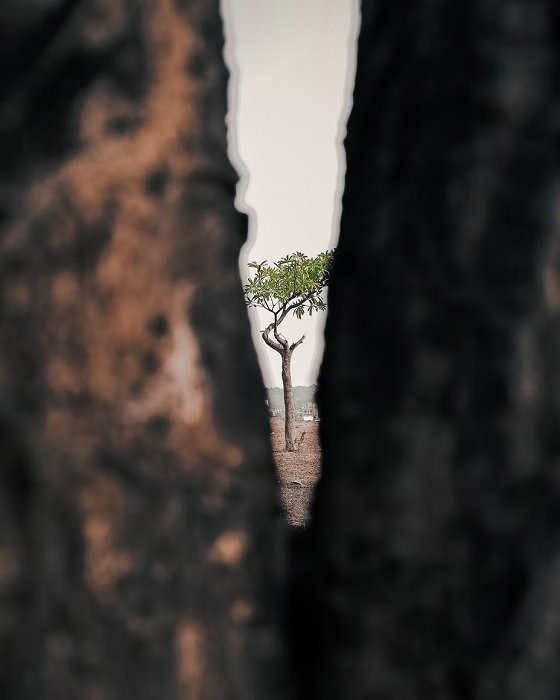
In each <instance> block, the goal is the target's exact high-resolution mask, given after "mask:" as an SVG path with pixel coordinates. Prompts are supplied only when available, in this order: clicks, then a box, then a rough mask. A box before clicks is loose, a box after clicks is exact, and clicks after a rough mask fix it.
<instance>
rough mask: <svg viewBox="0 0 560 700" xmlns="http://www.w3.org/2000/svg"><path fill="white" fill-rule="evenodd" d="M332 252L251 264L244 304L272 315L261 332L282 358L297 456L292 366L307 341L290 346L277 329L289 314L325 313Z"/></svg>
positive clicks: (289, 432)
mask: <svg viewBox="0 0 560 700" xmlns="http://www.w3.org/2000/svg"><path fill="white" fill-rule="evenodd" d="M332 258H333V251H326V252H324V253H319V255H317V257H315V258H308V257H307V255H304V253H300V252H296V253H292V254H291V255H287V256H286V257H285V258H282V259H281V260H278V262H275V263H273V264H272V265H268V264H267V261H266V260H263V262H261V263H257V262H251V263H249V267H250V268H252V269H254V270H255V273H254V276H253V277H252V278H250V279H249V281H248V282H247V284H246V285H245V301H246V303H247V306H249V307H250V308H251V307H252V308H261V309H264V310H265V311H268V313H270V314H271V315H272V321H271V322H270V323H269V324H268V326H267V327H266V328H265V329H264V330H263V331H262V339H263V340H264V342H265V343H266V344H267V345H268V346H269V347H270V348H272V349H273V350H276V352H277V353H278V354H279V355H280V356H281V358H282V386H283V389H284V407H285V419H284V420H285V436H286V450H287V451H288V452H294V451H295V449H296V446H295V434H294V422H295V409H294V393H293V388H292V374H291V362H292V355H293V353H294V350H296V348H298V347H299V346H300V345H301V344H302V343H303V341H304V340H305V334H304V335H302V336H301V338H300V339H299V340H297V341H295V342H294V343H290V342H289V341H288V340H287V339H286V338H285V337H284V336H283V335H282V334H281V333H280V332H279V330H278V326H280V324H281V323H282V322H283V321H284V320H285V319H286V318H287V317H288V315H289V314H290V313H293V315H294V316H295V317H296V318H299V319H301V318H303V316H304V314H305V313H306V312H307V313H308V314H309V315H310V316H312V315H313V312H314V311H324V310H325V309H326V308H327V306H326V303H325V300H324V298H323V290H324V288H325V287H326V286H327V285H328V283H329V275H330V270H331V264H332Z"/></svg>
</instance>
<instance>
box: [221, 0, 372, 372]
mask: <svg viewBox="0 0 560 700" xmlns="http://www.w3.org/2000/svg"><path fill="white" fill-rule="evenodd" d="M222 11H223V14H224V20H225V26H226V41H227V45H226V58H227V61H228V64H229V67H230V70H231V73H232V75H231V81H230V90H229V101H230V117H229V139H230V157H231V158H232V160H233V162H234V164H235V165H236V167H237V169H238V171H239V173H240V175H241V183H240V186H239V190H238V206H239V207H240V208H242V209H244V210H245V211H248V213H249V215H250V238H249V243H248V244H247V246H245V249H244V251H243V255H242V261H241V267H242V274H246V268H245V264H246V262H247V260H258V261H262V260H265V259H266V260H269V261H274V260H278V258H280V257H283V256H284V255H286V254H287V253H291V252H294V251H296V250H300V251H302V252H304V253H306V254H307V255H316V254H317V253H319V252H320V251H322V250H327V249H329V248H330V247H333V246H334V245H335V243H336V238H337V236H338V224H339V219H340V197H341V190H342V180H343V176H344V167H345V163H344V154H343V151H342V145H341V141H342V138H343V137H344V134H345V123H346V119H347V116H348V109H349V107H350V101H351V94H352V87H353V78H354V67H355V42H356V32H357V23H358V1H357V0H222ZM267 316H268V314H267V313H266V312H262V314H259V315H258V316H257V315H256V314H255V315H254V317H253V318H252V322H253V335H254V340H255V345H256V347H257V350H258V352H259V359H260V362H261V367H262V369H263V374H264V378H265V383H266V384H267V386H281V378H280V355H278V353H276V352H274V351H273V350H271V349H270V348H268V347H267V346H265V344H264V342H263V341H262V338H261V337H260V335H259V334H258V331H259V330H261V329H262V328H264V327H265V326H266V325H267V324H268V323H269V322H270V321H269V320H268V319H267ZM321 316H322V317H323V318H320V319H312V320H307V319H305V320H301V321H298V320H296V319H293V320H292V319H286V321H285V322H284V324H282V328H283V333H284V335H285V336H286V337H287V338H288V339H289V340H297V339H298V338H299V337H300V336H301V335H302V334H303V333H306V334H307V338H306V340H305V342H304V343H303V344H302V345H301V346H300V347H298V349H297V350H296V351H295V352H294V356H293V360H292V377H293V382H294V385H298V384H304V385H309V384H312V383H313V382H314V381H315V378H316V374H317V369H318V363H319V360H320V357H319V355H320V353H321V352H322V323H323V321H324V314H321Z"/></svg>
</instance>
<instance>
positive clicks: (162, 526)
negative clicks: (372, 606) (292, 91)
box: [0, 0, 286, 700]
mask: <svg viewBox="0 0 560 700" xmlns="http://www.w3.org/2000/svg"><path fill="white" fill-rule="evenodd" d="M222 43H223V42H222V31H221V23H220V17H219V12H218V0H148V1H146V2H136V1H134V0H130V1H129V0H87V1H86V0H58V1H57V0H52V1H51V2H38V1H31V0H29V1H28V2H20V1H19V0H17V2H16V1H15V0H8V1H6V0H3V1H2V3H1V5H0V94H1V98H2V101H1V105H0V153H1V155H2V157H1V158H0V286H1V290H0V291H1V296H0V299H1V301H0V303H1V309H0V448H1V453H2V470H1V476H0V506H1V507H0V521H1V527H0V656H1V659H2V662H1V664H0V696H1V697H2V698H6V699H8V698H9V700H20V699H21V700H23V699H29V700H41V698H45V699H54V698H56V700H75V698H81V699H83V700H94V698H95V699H96V700H110V699H112V700H121V699H124V698H135V699H138V700H147V699H148V698H149V699H155V698H158V700H159V699H162V700H163V699H171V698H185V700H186V699H187V698H188V699H189V700H196V699H197V698H199V699H203V700H209V699H211V698H239V699H240V700H241V699H243V700H246V699H247V698H255V699H257V698H268V697H286V694H285V691H284V690H283V689H282V688H283V686H282V683H281V666H282V664H281V660H280V656H281V654H280V651H279V647H278V640H277V634H276V632H275V624H276V623H275V614H276V613H275V610H276V608H277V601H276V583H275V582H276V580H277V578H278V577H277V572H276V559H277V555H278V551H279V542H278V540H277V535H276V534H275V533H276V528H277V518H276V500H275V495H274V486H273V484H274V472H273V465H272V458H271V452H270V447H269V442H268V424H267V417H266V415H265V410H264V397H265V394H264V390H263V387H262V382H261V380H260V374H259V371H258V367H257V363H256V359H255V354H254V351H253V348H252V347H251V343H250V333H249V326H248V322H247V317H246V310H245V306H244V302H243V297H242V290H241V284H240V281H239V279H238V269H237V259H238V254H239V249H240V247H241V245H242V244H243V242H244V240H245V237H246V222H245V219H244V217H242V216H241V215H239V214H238V213H236V212H235V210H234V207H233V199H234V190H235V183H236V176H235V174H234V172H233V170H232V168H231V167H230V164H229V163H228V161H227V158H226V133H225V125H224V117H225V110H226V105H225V98H226V78H227V76H226V71H225V67H224V64H223V60H222ZM232 356H235V358H236V361H235V364H233V363H232V362H231V357H232Z"/></svg>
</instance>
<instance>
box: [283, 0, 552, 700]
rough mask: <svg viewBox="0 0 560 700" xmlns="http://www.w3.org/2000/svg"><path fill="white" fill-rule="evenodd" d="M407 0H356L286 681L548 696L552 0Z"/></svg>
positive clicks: (423, 698) (304, 689) (312, 686)
mask: <svg viewBox="0 0 560 700" xmlns="http://www.w3.org/2000/svg"><path fill="white" fill-rule="evenodd" d="M405 5H406V8H405V7H404V6H403V3H395V2H393V1H392V0H381V1H376V2H373V1H372V2H363V3H362V30H361V35H360V40H359V51H358V63H357V76H356V87H355V93H354V106H353V110H352V114H351V117H350V120H349V124H348V136H347V139H346V153H347V174H346V186H345V194H344V201H343V214H342V223H341V237H340V242H339V246H338V249H337V254H336V259H335V265H334V271H333V274H332V278H331V283H330V289H329V316H328V320H327V327H326V345H325V356H324V361H323V365H322V368H321V373H320V378H319V397H318V398H319V407H320V412H321V419H322V420H321V440H322V447H323V451H324V465H323V473H322V478H321V481H320V482H319V485H318V490H317V496H316V501H315V505H314V509H313V514H312V524H311V528H310V530H309V531H308V532H307V533H306V534H305V535H304V536H303V539H302V540H301V541H300V542H299V543H298V547H299V549H298V552H299V554H298V556H297V560H296V563H295V565H294V569H293V571H294V576H296V574H297V576H296V577H295V579H294V581H293V587H294V588H293V590H294V601H295V605H294V607H293V609H292V615H293V626H294V629H295V632H294V636H293V639H294V640H295V652H294V658H295V662H296V664H297V666H298V667H299V670H300V674H301V675H300V697H301V698H305V699H306V700H314V699H319V698H320V699H321V700H330V699H331V698H332V700H335V699H338V698H345V699H347V700H369V699H370V698H383V700H405V699H406V700H461V699H465V700H466V699H468V700H473V699H476V700H496V699H497V698H500V699H501V700H526V699H527V698H531V700H545V699H546V698H552V697H558V696H559V693H560V675H559V672H558V647H559V643H560V623H559V620H560V606H559V602H558V590H559V586H560V573H559V561H560V546H559V542H560V517H559V503H560V494H559V488H558V464H559V463H560V441H559V440H558V424H559V421H560V402H559V399H558V395H559V394H558V392H559V387H560V381H559V371H558V366H559V363H558V353H557V349H558V347H560V343H559V340H558V339H559V337H560V319H559V309H560V291H559V290H560V281H559V280H560V275H559V262H558V261H559V257H560V256H559V255H558V249H559V247H558V240H557V239H558V235H559V234H558V161H557V154H556V151H557V145H558V129H559V123H558V104H559V101H558V84H559V83H558V80H559V66H560V60H559V59H560V22H559V19H560V16H559V9H558V3H557V2H556V0H510V1H505V2H499V3H496V2H493V1H491V0H472V1H471V2H468V3H453V4H450V3H445V2H428V1H427V0H413V1H412V2H407V3H405ZM551 235H552V236H553V237H554V240H553V241H551V239H550V236H551Z"/></svg>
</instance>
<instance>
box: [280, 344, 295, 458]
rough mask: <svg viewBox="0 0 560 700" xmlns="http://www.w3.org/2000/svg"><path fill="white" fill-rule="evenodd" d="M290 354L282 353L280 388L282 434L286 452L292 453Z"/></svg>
mask: <svg viewBox="0 0 560 700" xmlns="http://www.w3.org/2000/svg"><path fill="white" fill-rule="evenodd" d="M291 362H292V353H291V351H290V350H289V349H284V351H283V352H282V386H283V388H284V416H285V420H284V434H285V438H286V451H287V452H294V451H295V449H296V445H295V439H296V436H295V421H296V416H295V406H294V390H293V387H292V368H291Z"/></svg>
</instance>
